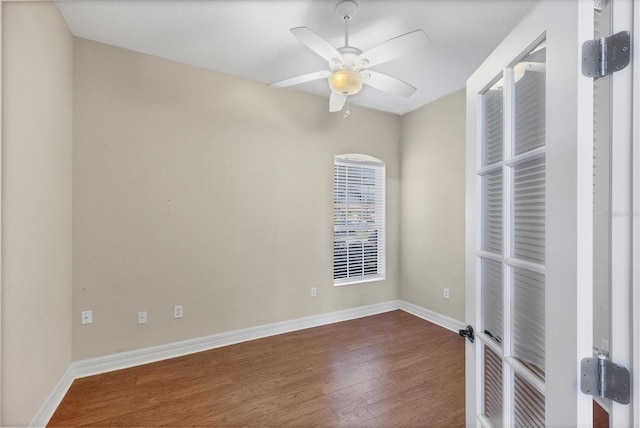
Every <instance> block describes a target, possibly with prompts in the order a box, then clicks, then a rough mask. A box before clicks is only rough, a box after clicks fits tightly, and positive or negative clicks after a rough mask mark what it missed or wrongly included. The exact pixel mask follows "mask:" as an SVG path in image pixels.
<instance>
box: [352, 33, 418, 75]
mask: <svg viewBox="0 0 640 428" xmlns="http://www.w3.org/2000/svg"><path fill="white" fill-rule="evenodd" d="M428 41H429V37H427V34H426V33H425V32H424V31H422V30H415V31H412V32H410V33H407V34H403V35H401V36H398V37H394V38H393V39H389V40H387V41H386V42H382V43H380V44H379V45H377V46H374V47H372V48H371V49H369V50H367V51H365V52H363V53H361V54H360V55H359V56H358V58H357V59H356V64H359V65H362V66H363V67H373V66H374V65H378V64H382V63H385V62H387V61H391V60H392V59H395V58H398V57H401V56H403V55H406V54H408V53H411V52H413V51H416V50H418V49H420V48H421V47H422V46H424V45H426V44H427V42H428Z"/></svg>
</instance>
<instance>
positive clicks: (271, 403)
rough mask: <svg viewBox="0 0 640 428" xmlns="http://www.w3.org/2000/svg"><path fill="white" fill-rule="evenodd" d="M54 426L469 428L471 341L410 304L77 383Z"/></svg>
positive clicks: (55, 417) (93, 377) (63, 404)
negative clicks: (410, 309)
mask: <svg viewBox="0 0 640 428" xmlns="http://www.w3.org/2000/svg"><path fill="white" fill-rule="evenodd" d="M49 426H145V427H149V426H176V427H177V426H209V427H236V426H259V427H269V426H272V427H276V426H305V427H307V426H348V427H356V426H367V427H369V426H371V427H376V426H377V427H390V426H425V427H426V426H430V427H461V426H464V340H463V339H462V338H461V337H459V336H458V335H456V334H455V333H452V332H451V331H448V330H445V329H443V328H441V327H438V326H436V325H433V324H431V323H428V322H426V321H424V320H421V319H419V318H416V317H414V316H412V315H409V314H407V313H405V312H402V311H394V312H389V313H385V314H381V315H375V316H371V317H367V318H361V319H357V320H353V321H347V322H342V323H337V324H332V325H328V326H323V327H317V328H312V329H307V330H301V331H297V332H293V333H288V334H283V335H279V336H274V337H270V338H266V339H260V340H254V341H251V342H245V343H241V344H238V345H232V346H227V347H224V348H218V349H214V350H211V351H206V352H200V353H197V354H193V355H189V356H185V357H180V358H174V359H171V360H166V361H162V362H158V363H153V364H148V365H144V366H140V367H134V368H131V369H126V370H119V371H116V372H111V373H107V374H102V375H97V376H91V377H87V378H83V379H78V380H76V381H75V382H74V383H73V385H72V386H71V388H70V390H69V392H68V393H67V395H66V397H65V398H64V400H63V401H62V403H61V405H60V406H59V408H58V410H57V411H56V413H55V414H54V416H53V417H52V419H51V421H50V423H49Z"/></svg>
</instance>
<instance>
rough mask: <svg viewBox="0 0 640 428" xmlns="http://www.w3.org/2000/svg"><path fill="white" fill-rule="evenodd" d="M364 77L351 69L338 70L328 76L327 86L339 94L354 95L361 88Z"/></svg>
mask: <svg viewBox="0 0 640 428" xmlns="http://www.w3.org/2000/svg"><path fill="white" fill-rule="evenodd" d="M363 81H364V79H363V77H362V75H361V74H359V73H356V72H355V71H351V70H338V71H336V72H335V73H333V74H332V75H331V76H329V87H330V88H331V90H332V91H333V92H337V93H338V94H341V95H354V94H357V93H358V92H360V89H362V83H363Z"/></svg>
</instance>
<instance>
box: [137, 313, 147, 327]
mask: <svg viewBox="0 0 640 428" xmlns="http://www.w3.org/2000/svg"><path fill="white" fill-rule="evenodd" d="M146 323H147V311H140V312H138V324H146Z"/></svg>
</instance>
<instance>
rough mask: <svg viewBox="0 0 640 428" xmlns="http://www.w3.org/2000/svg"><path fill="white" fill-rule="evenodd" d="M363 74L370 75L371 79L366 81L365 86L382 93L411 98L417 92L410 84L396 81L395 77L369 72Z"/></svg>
mask: <svg viewBox="0 0 640 428" xmlns="http://www.w3.org/2000/svg"><path fill="white" fill-rule="evenodd" d="M363 74H368V75H369V78H367V79H365V80H364V84H365V85H369V86H371V87H373V88H376V89H380V90H381V91H384V92H387V93H389V94H392V95H401V96H403V97H409V96H411V95H412V94H413V93H414V92H415V91H416V88H414V87H413V86H411V85H410V84H408V83H406V82H403V81H402V80H400V79H396V78H395V77H391V76H388V75H386V74H382V73H378V72H377V71H373V70H367V71H366V72H363Z"/></svg>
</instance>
